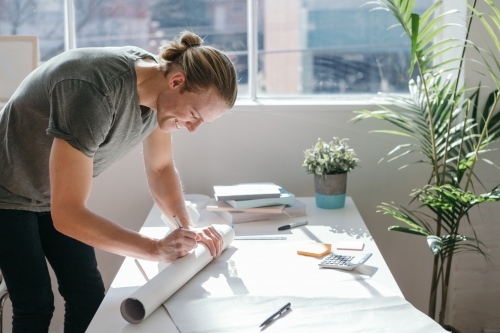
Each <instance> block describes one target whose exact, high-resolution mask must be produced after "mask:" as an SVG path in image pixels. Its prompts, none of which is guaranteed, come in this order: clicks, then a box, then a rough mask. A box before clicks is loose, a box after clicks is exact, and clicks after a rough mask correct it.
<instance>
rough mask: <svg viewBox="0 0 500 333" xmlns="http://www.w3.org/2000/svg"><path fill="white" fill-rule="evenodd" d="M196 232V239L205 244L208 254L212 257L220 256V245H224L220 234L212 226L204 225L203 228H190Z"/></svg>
mask: <svg viewBox="0 0 500 333" xmlns="http://www.w3.org/2000/svg"><path fill="white" fill-rule="evenodd" d="M191 230H194V231H195V232H196V240H197V241H198V242H201V243H203V244H205V245H206V246H207V247H208V249H209V250H210V254H211V255H212V257H214V259H217V258H219V257H220V254H221V252H222V246H223V245H224V244H223V243H224V241H223V240H222V236H221V235H220V234H219V233H218V232H217V230H215V228H214V227H213V226H209V227H204V228H191Z"/></svg>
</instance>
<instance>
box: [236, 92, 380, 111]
mask: <svg viewBox="0 0 500 333" xmlns="http://www.w3.org/2000/svg"><path fill="white" fill-rule="evenodd" d="M379 105H389V103H388V102H386V101H384V100H383V99H381V98H380V97H376V96H375V95H368V96H353V97H351V98H344V97H342V98H340V97H339V98H325V97H321V96H318V97H308V98H302V97H286V98H261V99H258V100H252V99H250V98H238V99H237V100H236V103H235V105H234V107H233V110H234V111H236V110H237V111H257V110H258V111H299V112H300V111H305V110H306V109H307V110H309V111H330V112H337V111H352V110H365V109H366V110H377V109H380V107H378V106H379Z"/></svg>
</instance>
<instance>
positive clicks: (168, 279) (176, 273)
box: [120, 225, 234, 324]
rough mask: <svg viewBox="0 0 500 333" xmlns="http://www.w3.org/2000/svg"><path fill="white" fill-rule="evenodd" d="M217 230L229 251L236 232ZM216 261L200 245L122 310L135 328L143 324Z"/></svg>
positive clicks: (128, 300)
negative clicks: (188, 282) (171, 297)
mask: <svg viewBox="0 0 500 333" xmlns="http://www.w3.org/2000/svg"><path fill="white" fill-rule="evenodd" d="M214 228H215V229H216V230H217V231H218V232H219V233H220V234H221V235H222V238H223V240H224V247H223V248H224V249H226V248H227V247H228V246H229V245H230V244H231V243H232V241H233V239H234V230H233V228H231V227H230V226H228V225H214ZM212 260H213V258H212V256H211V255H210V251H209V250H208V248H207V247H206V246H205V245H204V244H200V243H199V244H198V247H197V248H196V249H194V251H192V252H191V253H189V254H188V255H186V256H185V257H182V258H179V259H177V260H176V261H174V262H173V263H171V264H169V265H168V266H167V267H165V268H164V269H163V270H162V271H161V272H159V273H158V274H157V275H156V276H154V277H153V278H152V279H150V280H149V281H148V282H146V284H144V285H143V286H142V287H140V288H139V289H138V290H136V291H135V292H134V293H133V294H132V295H130V296H129V297H128V298H126V299H125V300H124V301H123V302H122V304H121V306H120V312H121V314H122V316H123V318H124V319H125V320H127V321H128V322H129V323H132V324H137V323H140V322H141V321H143V320H144V319H145V318H147V317H148V316H149V315H150V314H151V313H152V312H153V311H155V310H156V309H157V308H158V307H159V306H160V305H162V304H163V303H164V302H165V301H166V300H167V299H168V298H169V297H170V296H172V295H173V294H174V293H175V292H176V291H177V290H179V289H180V288H181V287H182V286H183V285H184V284H185V283H186V282H187V281H189V280H190V279H191V278H192V277H193V276H195V275H196V273H198V272H199V271H200V270H202V269H203V268H204V267H205V266H206V265H207V264H209V263H210V262H211V261H212ZM143 273H144V272H143Z"/></svg>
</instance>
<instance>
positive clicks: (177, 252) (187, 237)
mask: <svg viewBox="0 0 500 333" xmlns="http://www.w3.org/2000/svg"><path fill="white" fill-rule="evenodd" d="M197 237H198V235H197V233H196V232H195V231H193V230H187V229H175V230H174V231H172V232H171V233H170V234H168V235H167V236H165V237H164V238H163V239H161V240H160V241H159V242H158V261H161V262H173V261H174V260H176V259H179V258H181V257H184V256H185V255H186V254H188V253H189V252H190V251H191V250H192V249H194V248H196V246H197V242H196V240H197Z"/></svg>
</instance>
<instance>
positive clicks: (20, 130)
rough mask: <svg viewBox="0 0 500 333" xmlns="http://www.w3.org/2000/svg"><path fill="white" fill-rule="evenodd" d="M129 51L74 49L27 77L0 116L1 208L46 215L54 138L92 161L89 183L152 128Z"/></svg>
mask: <svg viewBox="0 0 500 333" xmlns="http://www.w3.org/2000/svg"><path fill="white" fill-rule="evenodd" d="M139 58H151V59H154V60H155V61H156V59H155V57H154V56H153V55H152V54H151V53H148V52H146V51H144V50H142V49H139V48H136V47H106V48H87V49H75V50H71V51H68V52H65V53H62V54H61V55H58V56H56V57H54V58H52V59H51V60H49V61H47V62H46V63H44V64H43V65H42V66H40V67H39V68H37V69H36V70H35V71H33V72H32V73H31V74H30V75H29V76H28V77H27V78H26V79H25V80H24V81H23V82H22V83H21V85H20V86H19V88H18V89H17V91H16V92H15V93H14V95H13V96H12V98H11V99H10V100H9V102H8V103H7V104H6V105H5V107H4V108H3V109H2V110H1V111H0V209H20V210H30V211H36V212H41V211H49V210H50V180H49V156H50V150H51V147H52V142H53V139H54V137H56V138H61V139H64V140H65V141H67V142H68V143H69V144H70V145H71V146H73V147H74V148H76V149H78V150H80V151H81V152H82V153H84V154H85V155H86V156H89V157H92V158H93V159H94V171H93V172H94V177H96V176H98V175H99V174H100V173H101V172H103V171H104V170H106V169H107V168H109V166H110V165H111V164H112V163H113V162H115V161H117V160H119V159H120V158H122V157H124V156H125V155H126V154H127V153H128V152H129V151H130V150H131V149H132V148H134V147H135V146H136V145H138V144H139V143H140V142H141V141H142V140H143V139H144V138H145V137H146V136H147V135H149V134H150V133H151V132H152V131H153V130H154V129H155V128H156V126H157V120H156V112H154V111H152V110H150V109H145V110H141V107H140V106H139V102H138V101H139V99H138V96H137V87H136V85H137V77H136V73H135V69H134V61H135V60H137V59H139Z"/></svg>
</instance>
